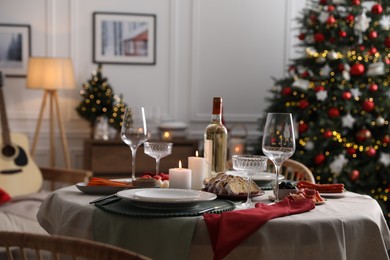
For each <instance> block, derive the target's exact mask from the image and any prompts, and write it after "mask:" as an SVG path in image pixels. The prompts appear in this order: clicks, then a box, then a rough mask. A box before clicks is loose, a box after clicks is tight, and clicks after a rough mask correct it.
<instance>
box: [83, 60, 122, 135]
mask: <svg viewBox="0 0 390 260" xmlns="http://www.w3.org/2000/svg"><path fill="white" fill-rule="evenodd" d="M80 95H81V97H82V98H83V100H82V101H81V102H80V104H79V105H78V107H77V108H76V110H77V112H78V114H79V115H80V116H81V117H83V118H84V119H86V120H87V121H89V122H90V123H91V127H92V129H93V126H94V124H95V122H96V119H97V118H98V117H99V116H102V115H104V116H107V115H110V114H111V115H112V109H113V104H114V102H115V99H114V93H113V91H112V88H111V86H110V84H109V83H108V81H107V78H104V77H103V74H102V65H101V64H99V65H98V68H97V70H96V71H93V72H92V76H91V79H90V80H88V82H87V83H85V84H83V89H82V90H81V91H80ZM92 136H93V133H92Z"/></svg>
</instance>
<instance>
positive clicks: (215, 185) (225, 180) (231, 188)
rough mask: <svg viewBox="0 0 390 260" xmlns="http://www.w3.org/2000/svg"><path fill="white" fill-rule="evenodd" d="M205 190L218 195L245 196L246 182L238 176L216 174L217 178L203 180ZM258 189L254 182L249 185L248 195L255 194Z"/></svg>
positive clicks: (246, 190) (246, 192)
mask: <svg viewBox="0 0 390 260" xmlns="http://www.w3.org/2000/svg"><path fill="white" fill-rule="evenodd" d="M204 185H205V190H206V191H208V192H212V193H215V194H218V195H233V196H238V195H247V194H248V188H247V187H248V181H247V180H245V179H244V178H242V177H240V176H233V175H230V174H225V173H218V174H217V176H215V177H213V178H210V179H205V180H204ZM259 192H260V188H259V187H258V186H257V185H256V183H255V182H254V181H251V183H250V193H251V194H257V193H259Z"/></svg>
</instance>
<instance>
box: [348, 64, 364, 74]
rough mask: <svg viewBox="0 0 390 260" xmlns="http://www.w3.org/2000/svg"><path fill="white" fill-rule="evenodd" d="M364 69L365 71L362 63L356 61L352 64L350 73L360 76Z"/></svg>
mask: <svg viewBox="0 0 390 260" xmlns="http://www.w3.org/2000/svg"><path fill="white" fill-rule="evenodd" d="M364 71H365V69H364V65H363V64H360V63H356V64H353V65H352V67H351V71H350V73H351V75H353V76H361V75H363V73H364Z"/></svg>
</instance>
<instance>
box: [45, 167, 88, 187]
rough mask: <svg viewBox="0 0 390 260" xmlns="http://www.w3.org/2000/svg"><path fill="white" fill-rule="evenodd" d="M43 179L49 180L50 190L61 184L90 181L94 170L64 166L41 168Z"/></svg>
mask: <svg viewBox="0 0 390 260" xmlns="http://www.w3.org/2000/svg"><path fill="white" fill-rule="evenodd" d="M40 170H41V173H42V176H43V180H44V181H47V182H49V184H50V190H52V191H53V190H55V189H57V188H59V187H61V186H57V185H61V184H67V185H71V184H75V183H78V182H85V181H88V179H89V178H91V177H92V175H93V174H92V171H89V170H78V169H62V168H45V167H41V168H40Z"/></svg>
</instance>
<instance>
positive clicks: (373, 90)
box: [368, 83, 378, 92]
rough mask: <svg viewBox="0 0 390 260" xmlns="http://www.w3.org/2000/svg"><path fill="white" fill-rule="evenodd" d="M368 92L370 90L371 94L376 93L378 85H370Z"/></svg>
mask: <svg viewBox="0 0 390 260" xmlns="http://www.w3.org/2000/svg"><path fill="white" fill-rule="evenodd" d="M368 90H370V91H371V92H376V91H378V85H377V84H374V83H373V84H371V85H370V87H369V88H368Z"/></svg>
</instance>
